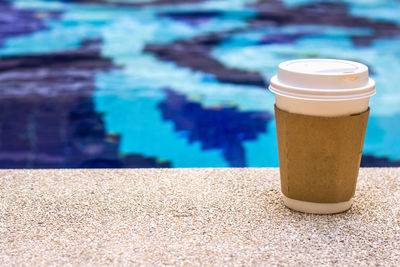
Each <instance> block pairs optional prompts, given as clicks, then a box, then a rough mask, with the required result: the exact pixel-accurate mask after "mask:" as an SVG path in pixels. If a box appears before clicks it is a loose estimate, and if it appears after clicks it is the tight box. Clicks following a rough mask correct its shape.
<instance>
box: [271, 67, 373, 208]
mask: <svg viewBox="0 0 400 267" xmlns="http://www.w3.org/2000/svg"><path fill="white" fill-rule="evenodd" d="M269 89H270V91H272V92H273V93H275V99H276V102H275V118H276V128H277V136H278V151H279V168H280V175H281V189H282V193H283V201H284V203H285V205H286V206H287V207H289V208H291V209H294V210H297V211H302V212H308V213H319V214H329V213H338V212H342V211H345V210H347V209H349V208H350V207H351V205H352V201H353V200H352V198H353V196H354V192H355V188H356V183H357V176H358V170H359V167H360V161H361V154H362V148H363V144H364V137H365V131H366V127H367V122H368V115H369V107H368V104H369V98H370V96H372V95H374V94H375V82H374V81H373V80H372V79H371V78H369V76H368V67H367V66H365V65H363V64H360V63H357V62H352V61H346V60H335V59H300V60H292V61H286V62H283V63H281V64H279V68H278V74H277V75H276V76H274V77H272V78H271V83H270V87H269Z"/></svg>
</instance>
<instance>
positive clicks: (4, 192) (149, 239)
mask: <svg viewBox="0 0 400 267" xmlns="http://www.w3.org/2000/svg"><path fill="white" fill-rule="evenodd" d="M399 248H400V169H396V168H392V169H389V168H387V169H386V168H385V169H383V168H382V169H361V171H360V177H359V183H358V188H357V192H356V196H355V203H354V205H353V208H352V209H351V210H349V211H347V212H345V213H341V214H336V215H309V214H302V213H298V212H294V211H291V210H289V209H287V208H285V207H284V206H283V203H282V201H281V195H280V189H279V172H278V169H268V168H265V169H264V168H262V169H259V168H250V169H140V170H139V169H129V170H126V169H124V170H1V171H0V263H1V264H2V265H9V264H16V265H21V264H26V265H38V264H43V265H48V264H56V265H60V264H72V265H81V264H94V265H99V264H102V265H109V264H118V265H121V264H146V265H154V264H157V265H185V266H190V265H203V264H204V265H230V264H233V265H267V264H268V265H269V264H277V265H291V266H301V265H306V264H307V265H308V264H313V265H347V266H349V265H385V266H396V265H397V264H398V263H399V261H400V250H399Z"/></svg>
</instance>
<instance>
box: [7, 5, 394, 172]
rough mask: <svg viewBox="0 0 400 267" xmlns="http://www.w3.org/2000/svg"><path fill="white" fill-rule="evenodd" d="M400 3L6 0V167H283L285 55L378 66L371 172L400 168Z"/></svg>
mask: <svg viewBox="0 0 400 267" xmlns="http://www.w3.org/2000/svg"><path fill="white" fill-rule="evenodd" d="M399 13H400V2H398V1H383V0H382V1H380V0H374V1H367V2H364V1H305V0H301V1H289V0H285V1H278V0H276V1H263V0H261V1H255V0H234V1H216V0H215V1H214V0H213V1H202V0H186V1H184V0H180V1H176V0H175V1H172V0H170V1H169V0H164V1H161V0H153V1H152V0H136V1H133V0H132V1H128V0H124V1H122V0H115V1H114V0H113V1H95V0H85V1H44V0H42V1H39V0H29V1H28V0H25V1H24V0H16V1H0V14H1V17H0V84H1V91H0V116H1V122H0V127H1V131H0V167H1V168H54V167H225V166H235V167H239V166H249V167H263V166H274V167H276V166H278V155H277V147H276V146H277V144H276V133H275V124H274V117H273V103H274V96H273V95H272V94H271V93H270V92H269V91H268V90H266V87H267V86H268V80H269V78H270V77H271V76H272V75H274V73H275V72H276V69H277V65H278V64H279V63H280V62H282V61H285V60H290V59H297V58H305V57H319V58H340V59H348V60H355V61H359V62H362V63H364V64H366V65H368V66H369V68H370V73H371V76H372V77H373V79H375V80H376V83H377V94H376V95H375V96H373V97H372V98H371V115H370V120H369V124H368V128H367V135H366V141H365V146H364V155H363V159H362V165H363V166H400V138H399V136H400V90H398V84H400V75H399V73H400V21H399V17H398V16H397V15H396V14H399Z"/></svg>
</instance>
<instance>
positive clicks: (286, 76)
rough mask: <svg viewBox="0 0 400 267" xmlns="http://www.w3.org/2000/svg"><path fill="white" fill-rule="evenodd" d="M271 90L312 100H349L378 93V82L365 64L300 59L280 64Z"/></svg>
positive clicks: (272, 79) (334, 60) (270, 87)
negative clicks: (376, 85)
mask: <svg viewBox="0 0 400 267" xmlns="http://www.w3.org/2000/svg"><path fill="white" fill-rule="evenodd" d="M269 90H270V91H272V92H274V93H275V94H278V95H282V96H287V97H293V98H299V99H309V100H319V101H320V100H326V101H334V100H348V99H349V100H350V99H359V98H366V97H370V96H372V95H374V94H375V92H376V91H375V82H374V80H372V79H371V78H369V76H368V67H367V66H366V65H364V64H361V63H357V62H353V61H348V60H338V59H298V60H290V61H285V62H282V63H281V64H279V69H278V74H277V75H275V76H274V77H272V78H271V83H270V86H269Z"/></svg>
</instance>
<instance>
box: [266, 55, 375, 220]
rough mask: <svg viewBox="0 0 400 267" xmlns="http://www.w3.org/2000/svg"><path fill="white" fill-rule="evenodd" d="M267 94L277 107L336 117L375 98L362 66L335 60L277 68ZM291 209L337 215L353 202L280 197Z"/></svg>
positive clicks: (296, 62) (292, 63) (360, 108)
mask: <svg viewBox="0 0 400 267" xmlns="http://www.w3.org/2000/svg"><path fill="white" fill-rule="evenodd" d="M269 89H270V91H272V92H273V93H275V99H276V106H277V107H278V108H279V109H281V110H284V111H287V112H290V113H296V114H303V115H312V116H322V117H339V116H345V115H351V114H358V113H361V112H364V111H366V110H367V109H368V104H369V98H370V96H372V95H374V94H375V82H374V81H373V80H372V79H371V78H369V76H368V67H367V66H365V65H364V64H360V63H357V62H352V61H347V60H335V59H300V60H291V61H286V62H283V63H281V64H279V68H278V74H277V75H276V76H274V77H272V78H271V83H270V87H269ZM283 201H284V203H285V205H286V206H288V207H289V208H291V209H294V210H298V211H302V212H308V213H318V214H328V213H338V212H341V211H345V210H347V209H349V208H350V207H351V205H352V202H353V200H352V199H350V200H349V201H346V202H340V203H313V202H306V201H300V200H295V199H290V198H288V197H286V196H283Z"/></svg>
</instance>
